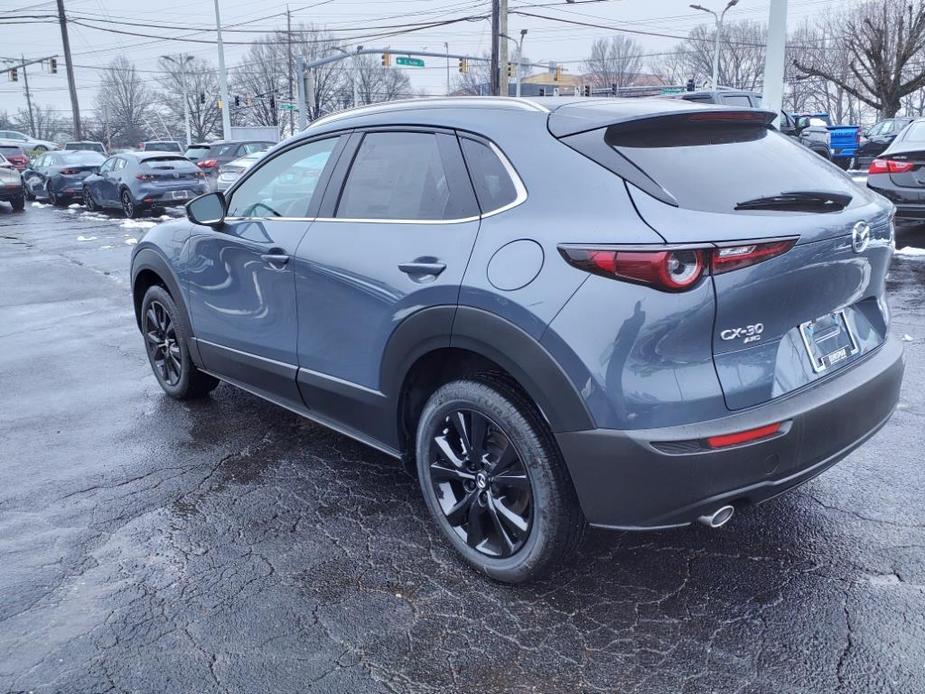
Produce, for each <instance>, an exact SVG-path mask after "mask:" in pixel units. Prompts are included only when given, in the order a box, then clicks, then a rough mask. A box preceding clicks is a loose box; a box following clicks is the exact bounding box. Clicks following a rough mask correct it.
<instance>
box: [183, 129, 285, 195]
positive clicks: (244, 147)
mask: <svg viewBox="0 0 925 694" xmlns="http://www.w3.org/2000/svg"><path fill="white" fill-rule="evenodd" d="M274 144H276V143H274V142H270V141H268V140H223V141H221V142H213V143H212V144H211V145H210V146H209V151H208V152H206V153H205V154H203V155H201V156H200V157H199V158H198V159H197V160H196V165H197V166H198V167H199V168H200V169H202V170H203V171H204V172H205V174H206V176H207V177H208V179H209V182H210V183H211V185H212V186H213V187H214V186H215V180H216V179H217V178H218V172H219V169H221V167H222V164H227V163H229V162H231V161H234V160H235V159H239V158H241V157H243V156H246V155H248V154H253V153H254V152H262V151H264V150H266V149H269V148H270V147H272V146H273V145H274Z"/></svg>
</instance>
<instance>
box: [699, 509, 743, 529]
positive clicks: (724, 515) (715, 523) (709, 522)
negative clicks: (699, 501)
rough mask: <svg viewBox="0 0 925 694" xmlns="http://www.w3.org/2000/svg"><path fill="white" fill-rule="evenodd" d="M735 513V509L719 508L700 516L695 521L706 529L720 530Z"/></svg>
mask: <svg viewBox="0 0 925 694" xmlns="http://www.w3.org/2000/svg"><path fill="white" fill-rule="evenodd" d="M735 511H736V510H735V508H734V507H732V506H720V507H719V508H718V509H716V510H715V511H714V512H713V513H711V514H709V515H706V516H700V518H698V519H697V521H698V522H699V523H703V524H704V525H705V526H707V527H708V528H721V527H722V526H724V525H726V523H728V522H729V520H730V519H731V518H732V514H734V513H735Z"/></svg>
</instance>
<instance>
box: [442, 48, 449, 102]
mask: <svg viewBox="0 0 925 694" xmlns="http://www.w3.org/2000/svg"><path fill="white" fill-rule="evenodd" d="M443 47H444V48H445V49H446V95H447V96H449V95H450V42H449V41H444V42H443Z"/></svg>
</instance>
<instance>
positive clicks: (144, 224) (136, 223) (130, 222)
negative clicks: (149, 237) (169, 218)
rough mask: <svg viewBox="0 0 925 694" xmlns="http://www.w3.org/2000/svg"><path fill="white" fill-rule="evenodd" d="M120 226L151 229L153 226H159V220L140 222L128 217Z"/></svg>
mask: <svg viewBox="0 0 925 694" xmlns="http://www.w3.org/2000/svg"><path fill="white" fill-rule="evenodd" d="M119 226H121V227H122V228H123V229H150V228H151V227H153V226H157V222H140V221H138V220H135V219H126V220H125V221H124V222H122V224H120V225H119Z"/></svg>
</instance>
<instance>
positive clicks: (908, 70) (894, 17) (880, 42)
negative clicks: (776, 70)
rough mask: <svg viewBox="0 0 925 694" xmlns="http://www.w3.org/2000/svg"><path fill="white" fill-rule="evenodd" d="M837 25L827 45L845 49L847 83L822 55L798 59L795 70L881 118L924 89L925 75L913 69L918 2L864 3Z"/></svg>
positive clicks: (924, 32)
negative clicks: (832, 87)
mask: <svg viewBox="0 0 925 694" xmlns="http://www.w3.org/2000/svg"><path fill="white" fill-rule="evenodd" d="M840 24H841V26H842V31H841V32H840V33H839V34H837V35H835V36H833V40H832V45H833V46H840V47H841V48H843V49H844V50H846V52H847V54H848V56H849V70H850V78H846V77H845V76H844V75H843V74H840V73H839V71H838V70H837V69H835V68H834V67H833V66H832V65H830V64H829V62H828V60H826V59H825V56H824V55H818V56H813V59H811V60H806V61H805V62H804V61H803V60H799V59H798V60H796V61H795V65H796V67H798V68H799V69H800V70H802V71H803V72H804V73H805V74H807V75H811V76H814V77H821V78H822V79H824V80H826V81H828V82H831V83H832V84H834V85H837V86H838V87H840V88H841V89H844V90H845V91H846V92H847V93H848V94H851V95H852V96H854V97H856V98H858V99H859V100H861V101H862V102H864V103H865V104H868V105H869V106H871V107H873V108H875V109H877V110H878V111H879V112H880V114H881V115H882V116H884V117H892V116H895V115H896V113H897V111H899V109H900V107H901V105H902V98H903V97H904V96H906V95H908V94H911V93H913V92H915V91H916V90H918V89H921V88H922V87H925V73H923V72H921V71H920V70H916V68H917V67H919V63H918V61H917V58H918V57H919V56H920V55H921V53H922V50H923V49H925V4H923V0H876V1H875V2H865V3H863V4H861V5H859V6H858V7H856V8H855V9H854V10H852V11H851V12H850V13H847V14H846V15H842V17H841V18H840Z"/></svg>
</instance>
